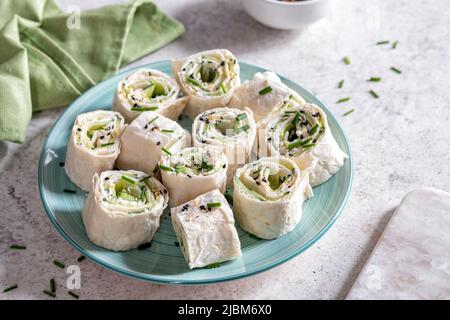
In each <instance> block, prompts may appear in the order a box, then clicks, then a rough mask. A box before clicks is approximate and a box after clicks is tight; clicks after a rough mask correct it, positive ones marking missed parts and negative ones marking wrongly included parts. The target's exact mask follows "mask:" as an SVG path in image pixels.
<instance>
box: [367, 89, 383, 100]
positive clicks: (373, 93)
mask: <svg viewBox="0 0 450 320" xmlns="http://www.w3.org/2000/svg"><path fill="white" fill-rule="evenodd" d="M369 93H370V94H371V95H372V97H374V98H375V99H378V98H379V97H380V96H379V95H378V93H376V92H375V91H373V90H370V91H369Z"/></svg>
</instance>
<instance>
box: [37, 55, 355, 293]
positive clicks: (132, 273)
mask: <svg viewBox="0 0 450 320" xmlns="http://www.w3.org/2000/svg"><path fill="white" fill-rule="evenodd" d="M238 62H239V65H247V66H249V67H252V68H257V69H263V70H264V71H270V69H267V68H265V67H261V66H257V65H254V64H252V63H247V62H245V61H242V60H239V61H238ZM165 63H170V60H168V59H165V60H158V61H154V62H150V63H145V64H142V65H138V66H135V67H131V68H126V69H124V70H122V71H120V72H118V73H116V74H114V75H111V76H110V77H108V78H107V79H104V80H102V81H100V82H99V83H97V84H95V85H94V86H92V87H91V88H89V89H88V90H87V91H85V92H84V93H83V94H81V95H80V96H79V97H77V98H76V99H75V100H74V101H72V102H71V103H70V104H69V105H68V106H67V107H66V109H65V110H64V111H63V112H62V113H61V114H60V115H59V116H58V117H57V119H56V120H55V122H54V123H53V125H52V126H51V128H50V130H49V131H48V135H47V137H46V138H45V141H44V143H43V145H42V149H41V153H40V156H39V162H38V189H39V196H40V199H41V202H42V205H43V207H44V210H45V212H46V214H47V216H48V218H49V220H50V221H51V223H52V224H53V226H54V227H55V228H56V230H57V231H58V232H59V233H60V234H61V235H62V237H63V238H64V239H65V240H66V241H67V242H68V243H69V244H71V245H72V246H73V247H74V248H75V249H76V250H77V251H78V252H80V253H81V254H82V255H84V256H85V257H87V258H89V260H91V261H93V262H94V263H96V264H98V265H100V266H101V267H104V268H106V269H109V270H111V271H114V272H115V273H119V274H121V275H125V276H127V277H129V278H133V279H139V280H144V281H147V282H152V283H156V284H165V285H205V284H213V283H221V282H228V281H233V280H239V279H243V278H246V277H250V276H253V275H256V274H259V273H262V272H265V271H267V270H270V269H273V268H276V267H278V266H280V265H282V264H284V263H286V262H287V261H289V260H291V259H293V258H295V257H296V256H298V255H300V254H301V253H303V252H304V251H306V250H307V249H309V248H310V247H311V246H312V245H313V244H314V243H316V242H317V241H318V240H319V239H320V238H322V236H323V235H324V234H325V233H326V232H327V231H328V230H329V229H330V228H331V227H332V226H333V225H334V223H335V222H336V220H337V219H338V218H339V216H340V215H341V213H342V211H343V209H344V207H345V206H346V204H347V201H348V199H349V197H350V194H351V190H352V185H353V175H354V162H353V154H352V149H351V146H350V143H349V140H348V138H347V135H346V134H345V131H344V130H343V129H342V127H341V125H340V124H339V122H338V121H337V119H336V118H335V117H334V115H333V114H332V113H331V111H330V110H329V109H328V108H327V107H326V105H325V104H324V103H323V102H322V101H321V100H320V99H319V98H317V96H316V95H314V94H312V93H311V91H309V90H307V89H306V88H305V87H303V86H301V85H299V84H297V82H295V81H292V80H290V79H289V78H286V77H284V76H283V75H281V74H279V73H276V74H277V75H278V76H279V77H280V78H281V80H286V81H289V82H291V83H294V84H295V85H297V86H299V87H300V88H302V89H303V90H304V91H306V92H308V93H309V94H310V95H311V96H313V97H314V98H315V99H317V101H319V102H320V104H322V105H323V106H324V107H325V112H327V113H329V114H330V115H331V117H332V118H333V120H334V121H335V123H336V125H337V127H338V129H339V131H340V132H341V133H342V136H343V138H344V142H345V144H346V146H347V148H348V159H347V161H348V162H349V184H348V188H347V190H346V191H345V195H344V198H343V201H342V202H341V204H340V205H339V207H338V208H337V210H336V214H335V215H334V216H333V217H332V219H331V220H330V221H329V222H328V223H327V224H326V225H325V226H324V227H323V228H322V229H321V230H320V231H319V232H318V233H317V234H316V235H315V236H314V237H313V238H311V239H310V240H309V241H308V242H306V243H305V244H304V245H303V246H301V247H299V248H297V249H296V250H294V251H293V252H292V253H290V254H289V255H287V256H286V257H283V258H281V259H279V260H278V261H275V262H271V263H268V264H267V265H265V266H263V267H260V268H257V269H255V270H252V271H244V272H241V273H238V274H234V275H228V276H223V277H220V278H213V279H202V280H190V279H186V280H175V279H170V278H161V277H160V276H157V275H153V274H143V273H141V272H136V271H132V270H131V271H130V270H125V269H123V268H119V267H117V266H115V265H114V264H110V263H108V262H105V261H103V260H101V259H98V258H97V257H95V256H94V255H92V254H91V253H90V251H88V250H86V249H85V248H83V247H82V246H81V245H79V244H78V243H76V242H75V240H73V239H72V238H71V237H70V236H69V235H68V234H67V233H66V232H65V231H64V230H63V228H62V227H61V226H60V225H59V224H58V222H57V221H56V218H55V217H54V216H53V215H52V214H51V212H52V210H51V209H50V208H49V206H48V204H47V202H48V201H47V199H46V197H45V195H44V190H43V169H44V166H43V165H42V164H43V163H44V157H45V151H46V149H47V144H48V140H49V137H50V134H51V133H52V132H53V130H54V128H55V127H56V125H57V124H58V123H59V121H60V120H61V118H62V117H63V116H64V115H65V114H66V113H67V112H69V110H70V108H71V107H72V105H74V104H76V103H77V102H78V100H80V99H81V98H82V97H83V96H84V95H86V94H88V93H89V92H91V91H93V90H96V88H97V87H98V86H99V85H101V84H102V83H104V82H105V81H108V80H109V79H111V78H112V77H116V76H120V75H125V74H127V73H130V72H132V71H135V70H138V69H141V68H155V66H156V65H158V64H165Z"/></svg>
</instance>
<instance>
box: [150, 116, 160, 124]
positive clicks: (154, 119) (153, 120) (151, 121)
mask: <svg viewBox="0 0 450 320" xmlns="http://www.w3.org/2000/svg"><path fill="white" fill-rule="evenodd" d="M158 118H159V117H158V116H156V117H154V118H153V119H152V120H150V121H149V122H148V123H147V125H150V124H152V123H153V122H155V121H156V119H158Z"/></svg>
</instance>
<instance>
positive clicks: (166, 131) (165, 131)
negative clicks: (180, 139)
mask: <svg viewBox="0 0 450 320" xmlns="http://www.w3.org/2000/svg"><path fill="white" fill-rule="evenodd" d="M161 132H164V133H173V132H175V130H170V129H162V130H161Z"/></svg>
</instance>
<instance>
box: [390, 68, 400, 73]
mask: <svg viewBox="0 0 450 320" xmlns="http://www.w3.org/2000/svg"><path fill="white" fill-rule="evenodd" d="M391 70H392V71H394V72H396V73H398V74H400V73H402V70H400V69H397V68H396V67H391Z"/></svg>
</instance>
